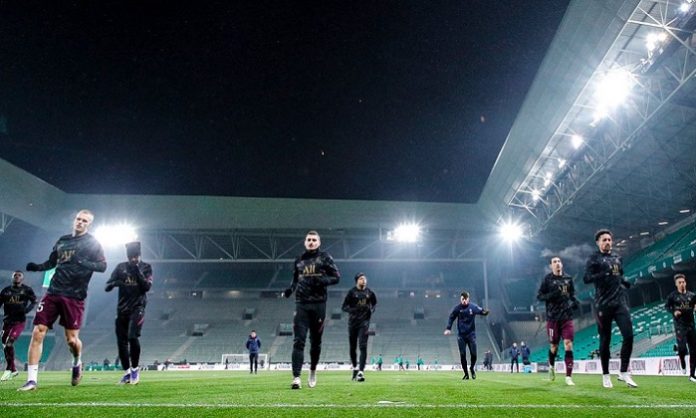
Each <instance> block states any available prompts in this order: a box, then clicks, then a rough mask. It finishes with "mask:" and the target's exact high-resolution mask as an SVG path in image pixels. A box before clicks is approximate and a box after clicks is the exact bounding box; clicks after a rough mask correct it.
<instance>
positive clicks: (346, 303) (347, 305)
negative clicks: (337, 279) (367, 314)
mask: <svg viewBox="0 0 696 418" xmlns="http://www.w3.org/2000/svg"><path fill="white" fill-rule="evenodd" d="M352 301H353V291H352V290H349V291H348V294H347V295H346V297H345V298H344V299H343V305H341V310H342V311H343V312H348V313H351V312H352V311H353V303H351V302H352Z"/></svg>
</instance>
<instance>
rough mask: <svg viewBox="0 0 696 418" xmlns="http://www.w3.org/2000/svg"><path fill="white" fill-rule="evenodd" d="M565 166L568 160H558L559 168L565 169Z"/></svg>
mask: <svg viewBox="0 0 696 418" xmlns="http://www.w3.org/2000/svg"><path fill="white" fill-rule="evenodd" d="M565 164H566V160H564V159H563V158H561V159H559V160H558V168H563V167H564V166H565Z"/></svg>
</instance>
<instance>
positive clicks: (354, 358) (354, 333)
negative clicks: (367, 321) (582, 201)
mask: <svg viewBox="0 0 696 418" xmlns="http://www.w3.org/2000/svg"><path fill="white" fill-rule="evenodd" d="M359 331H360V328H359V327H357V326H356V325H355V324H349V325H348V355H349V356H350V364H351V365H352V366H353V375H352V379H353V380H355V378H356V377H357V376H358V354H357V350H358V332H359Z"/></svg>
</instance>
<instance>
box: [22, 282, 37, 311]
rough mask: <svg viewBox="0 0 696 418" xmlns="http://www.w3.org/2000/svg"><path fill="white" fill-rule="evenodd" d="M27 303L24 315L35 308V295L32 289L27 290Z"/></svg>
mask: <svg viewBox="0 0 696 418" xmlns="http://www.w3.org/2000/svg"><path fill="white" fill-rule="evenodd" d="M27 301H28V302H29V303H28V304H27V306H26V307H25V308H24V313H25V314H26V313H29V312H31V310H32V309H34V306H36V294H35V293H34V289H32V288H29V289H27Z"/></svg>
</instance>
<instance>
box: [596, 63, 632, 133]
mask: <svg viewBox="0 0 696 418" xmlns="http://www.w3.org/2000/svg"><path fill="white" fill-rule="evenodd" d="M634 84H635V81H634V80H633V75H632V74H631V73H630V72H628V71H626V70H614V71H610V72H608V73H607V74H606V75H605V76H604V78H602V79H601V80H600V81H599V82H598V83H597V90H595V95H594V97H595V100H596V102H597V107H596V111H595V115H594V117H595V122H596V121H598V120H600V119H602V118H604V117H605V116H607V115H608V114H609V111H610V110H612V109H614V108H616V107H618V106H619V105H620V104H622V103H624V102H625V101H626V99H627V98H628V95H629V94H630V93H631V89H633V85H634Z"/></svg>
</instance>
